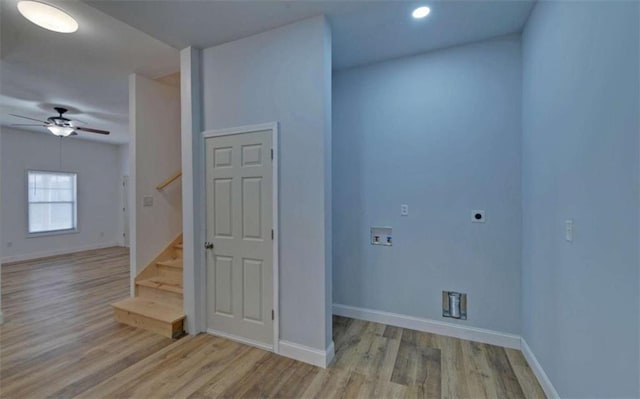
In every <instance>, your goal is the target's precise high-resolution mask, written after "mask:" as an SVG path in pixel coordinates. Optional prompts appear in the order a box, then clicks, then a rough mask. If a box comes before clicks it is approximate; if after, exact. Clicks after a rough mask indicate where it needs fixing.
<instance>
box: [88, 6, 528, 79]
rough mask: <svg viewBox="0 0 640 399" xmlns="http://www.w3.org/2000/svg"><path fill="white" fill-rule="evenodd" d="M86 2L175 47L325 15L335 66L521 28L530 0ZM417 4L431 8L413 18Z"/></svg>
mask: <svg viewBox="0 0 640 399" xmlns="http://www.w3.org/2000/svg"><path fill="white" fill-rule="evenodd" d="M87 2H88V3H89V4H91V5H92V6H94V7H96V8H98V9H100V10H102V11H104V12H106V13H107V14H109V15H112V16H113V17H115V18H118V19H120V20H122V21H124V22H126V23H128V24H130V25H131V26H134V27H136V28H138V29H140V30H142V31H143V32H146V33H148V34H150V35H151V36H153V37H155V38H157V39H159V40H162V41H163V42H165V43H167V44H169V45H171V46H173V47H175V48H178V49H182V48H185V47H187V46H190V45H191V46H195V47H201V48H205V47H210V46H214V45H217V44H221V43H225V42H229V41H232V40H236V39H239V38H243V37H246V36H250V35H252V34H255V33H258V32H263V31H266V30H269V29H273V28H275V27H278V26H282V25H285V24H288V23H291V22H294V21H297V20H300V19H304V18H308V17H311V16H315V15H321V14H325V15H327V17H328V18H329V21H330V23H331V28H332V37H333V65H334V68H336V69H341V68H346V67H352V66H357V65H363V64H367V63H371V62H376V61H380V60H384V59H389V58H395V57H400V56H404V55H409V54H416V53H420V52H424V51H429V50H433V49H437V48H443V47H449V46H453V45H457V44H463V43H468V42H472V41H478V40H483V39H487V38H490V37H495V36H499V35H504V34H508V33H515V32H520V31H522V28H523V26H524V24H525V22H526V20H527V18H528V16H529V14H530V12H531V8H532V7H533V0H464V1H458V0H424V1H420V2H416V1H398V0H396V1H358V0H355V1H354V0H351V1H312V0H299V1H270V0H267V1H257V0H254V1H215V0H208V1H206V0H205V1H202V0H198V1H191V0H174V1H146V0H87ZM423 4H427V5H429V6H430V7H431V14H430V15H429V16H428V17H427V18H425V19H423V20H414V19H412V18H411V12H412V11H413V9H414V8H415V7H416V6H417V5H423Z"/></svg>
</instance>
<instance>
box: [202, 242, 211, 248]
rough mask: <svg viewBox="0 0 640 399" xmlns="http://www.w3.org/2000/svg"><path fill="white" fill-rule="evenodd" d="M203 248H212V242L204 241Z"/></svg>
mask: <svg viewBox="0 0 640 399" xmlns="http://www.w3.org/2000/svg"><path fill="white" fill-rule="evenodd" d="M204 249H213V243H212V242H209V241H207V242H205V243H204Z"/></svg>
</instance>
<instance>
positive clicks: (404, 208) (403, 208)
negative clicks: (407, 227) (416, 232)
mask: <svg viewBox="0 0 640 399" xmlns="http://www.w3.org/2000/svg"><path fill="white" fill-rule="evenodd" d="M400 216H409V205H407V204H402V205H400Z"/></svg>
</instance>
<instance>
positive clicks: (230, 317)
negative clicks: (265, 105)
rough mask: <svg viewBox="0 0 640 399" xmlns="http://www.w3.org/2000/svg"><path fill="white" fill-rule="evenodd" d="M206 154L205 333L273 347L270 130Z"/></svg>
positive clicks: (210, 147)
mask: <svg viewBox="0 0 640 399" xmlns="http://www.w3.org/2000/svg"><path fill="white" fill-rule="evenodd" d="M206 151H207V152H206V157H205V161H206V192H207V194H206V195H207V202H206V203H207V232H206V237H207V244H209V245H208V247H209V248H208V249H206V252H207V254H206V260H207V329H208V330H209V331H210V332H212V333H214V334H215V333H218V334H220V335H227V336H230V337H235V338H237V339H240V340H244V341H245V342H249V343H254V344H256V345H259V346H266V347H272V346H273V230H272V229H273V226H274V223H273V207H272V205H273V195H272V194H273V193H272V190H273V168H272V130H263V131H256V132H250V133H241V134H231V135H224V136H215V137H210V138H207V139H206ZM210 244H213V246H211V245H210Z"/></svg>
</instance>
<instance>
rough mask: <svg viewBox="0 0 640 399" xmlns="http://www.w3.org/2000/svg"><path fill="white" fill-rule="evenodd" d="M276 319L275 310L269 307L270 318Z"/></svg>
mask: <svg viewBox="0 0 640 399" xmlns="http://www.w3.org/2000/svg"><path fill="white" fill-rule="evenodd" d="M275 319H276V312H275V311H274V310H273V309H271V320H275Z"/></svg>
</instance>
